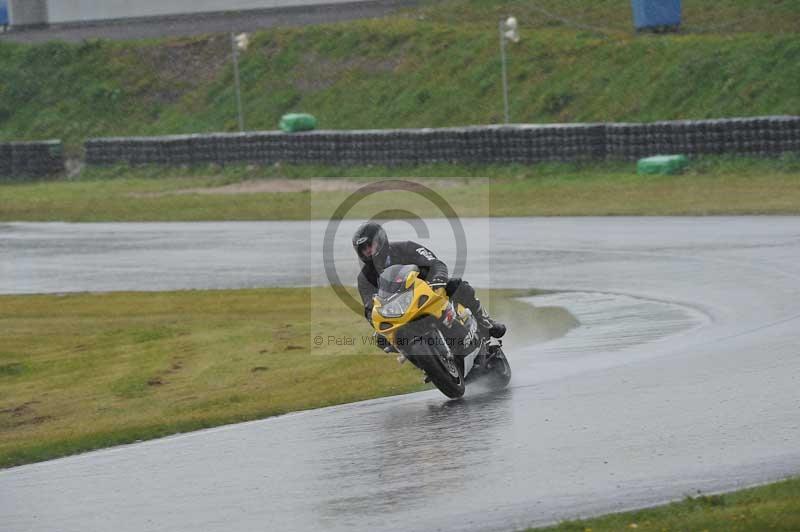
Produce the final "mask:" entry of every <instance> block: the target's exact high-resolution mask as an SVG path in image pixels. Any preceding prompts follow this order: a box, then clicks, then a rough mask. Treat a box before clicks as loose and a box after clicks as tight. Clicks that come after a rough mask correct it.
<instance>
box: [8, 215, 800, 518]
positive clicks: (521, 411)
mask: <svg viewBox="0 0 800 532" xmlns="http://www.w3.org/2000/svg"><path fill="white" fill-rule="evenodd" d="M429 225H430V227H431V233H432V236H433V240H434V242H435V244H434V246H435V247H436V249H437V251H441V255H442V256H443V257H445V258H448V259H449V258H450V257H451V256H453V254H454V250H453V249H452V244H450V243H449V241H448V239H447V238H445V237H444V236H443V235H444V234H445V233H446V225H445V224H444V222H442V221H435V222H432V223H431V224H429ZM465 226H466V229H467V233H468V234H477V233H480V232H481V231H482V230H488V231H489V232H490V234H491V235H492V236H493V238H492V241H493V242H494V244H493V245H492V246H486V247H485V249H480V246H478V248H473V249H471V252H470V262H469V266H468V268H467V275H466V276H467V277H468V278H469V279H471V280H474V281H475V284H477V285H480V286H487V285H489V284H491V285H493V286H507V287H539V288H552V289H563V290H570V291H568V292H562V293H557V294H550V295H544V296H538V297H534V298H532V299H531V302H533V303H534V304H535V305H537V306H539V307H562V308H566V309H568V310H569V311H570V312H571V313H572V315H573V316H575V317H576V318H577V320H578V321H579V322H580V326H578V327H576V328H573V329H571V330H570V331H569V332H567V333H566V335H564V336H562V337H560V338H554V339H551V340H549V341H547V342H537V340H543V339H544V336H542V337H541V338H538V339H537V338H535V337H534V336H535V335H536V334H537V333H535V332H533V330H534V329H533V328H531V327H525V326H524V325H522V324H519V323H517V324H515V327H514V328H513V329H512V333H511V337H510V338H509V341H508V345H509V350H508V351H509V354H510V359H511V363H512V367H513V369H514V371H515V373H514V378H513V380H512V386H511V388H510V389H508V390H506V391H504V392H502V393H496V394H486V393H478V392H473V393H471V394H469V395H468V397H467V398H466V399H465V400H463V401H457V402H449V401H446V400H445V399H444V398H443V397H442V396H441V395H440V394H438V392H433V391H432V392H425V393H420V394H413V395H408V396H403V397H396V398H387V399H382V400H377V401H369V402H363V403H357V404H353V405H345V406H339V407H333V408H328V409H323V410H317V411H311V412H305V413H298V414H293V415H288V416H283V417H278V418H272V419H267V420H263V421H258V422H252V423H246V424H241V425H235V426H228V427H222V428H218V429H212V430H208V431H203V432H198V433H193V434H186V435H180V436H175V437H171V438H166V439H162V440H157V441H152V442H145V443H142V444H138V445H131V446H124V447H119V448H115V449H110V450H106V451H100V452H96V453H91V454H86V455H82V456H76V457H70V458H66V459H61V460H56V461H52V462H46V463H42V464H34V465H30V466H24V467H19V468H14V469H10V470H5V471H2V472H0V529H2V530H8V531H13V532H17V531H29V530H30V531H38V530H42V531H45V530H47V531H49V530H64V531H67V530H75V531H81V532H85V531H92V530H97V531H101V530H103V531H104V530H110V529H115V530H120V531H141V530H165V531H166V530H169V531H176V530H187V531H188V530H204V531H216V530H220V531H230V530H242V531H245V530H310V529H321V530H376V529H381V530H437V529H439V530H514V529H519V528H523V527H525V526H529V525H533V524H542V523H546V522H551V521H554V520H559V519H563V518H573V517H577V516H586V515H589V514H595V513H600V512H608V511H617V510H621V509H627V508H632V507H639V506H645V505H651V504H656V503H660V502H664V501H667V500H671V499H676V498H682V497H683V496H685V495H689V494H695V493H697V491H698V490H700V491H703V492H712V491H719V490H730V489H735V488H739V487H743V486H749V485H752V484H756V483H760V482H765V481H770V480H776V479H780V478H783V477H785V476H788V475H793V474H798V473H800V444H798V442H800V392H799V391H798V389H799V388H800V297H799V296H800V218H796V217H755V218H747V217H743V218H699V219H698V218H599V219H597V218H560V219H535V218H534V219H504V220H493V221H492V222H491V223H488V222H486V221H485V220H483V221H482V220H472V221H471V220H467V221H466V222H465ZM188 227H189V226H183V225H181V224H177V225H161V224H159V225H147V224H141V225H138V226H124V225H122V226H119V225H116V226H114V225H112V226H104V225H93V226H91V227H88V226H77V227H76V226H67V225H60V224H57V225H38V224H35V225H31V224H13V225H0V250H2V253H1V254H0V261H2V262H0V267H1V268H2V269H1V270H0V271H2V273H3V279H5V280H6V281H4V282H3V284H2V285H1V286H0V292H3V291H5V292H8V291H9V281H7V279H8V278H9V277H13V279H15V281H14V282H16V283H27V285H25V286H26V287H27V288H28V289H26V290H18V291H19V292H25V291H53V290H52V289H53V284H52V281H51V280H49V279H46V277H48V273H47V272H50V274H51V275H52V272H53V271H55V270H56V269H57V265H58V264H60V263H62V262H66V264H67V265H68V267H67V268H65V269H66V273H64V272H62V274H63V275H62V278H61V280H62V281H63V282H64V283H73V284H72V285H70V286H71V287H72V288H73V289H80V286H81V283H82V282H85V281H86V279H90V280H91V279H95V280H96V281H97V282H98V283H101V284H102V286H104V287H105V288H106V289H112V288H114V287H117V288H132V287H133V288H135V286H134V285H135V284H136V279H138V276H137V274H136V272H137V270H138V268H139V267H140V266H141V264H142V263H143V262H147V261H146V260H143V259H147V258H152V257H156V256H159V255H160V254H159V253H158V252H157V251H152V246H154V245H155V246H156V247H158V245H162V244H163V245H164V246H165V248H168V249H170V250H173V251H174V252H175V253H176V254H177V255H175V256H174V257H173V260H172V261H167V262H165V263H164V264H162V263H160V262H158V261H156V263H155V264H153V263H152V262H151V263H149V265H148V266H147V268H148V272H149V275H148V276H149V278H150V279H151V280H152V279H156V280H158V279H161V278H162V275H163V278H167V279H169V278H174V279H175V285H174V286H173V287H180V288H185V287H187V285H191V284H192V282H195V283H200V282H202V279H203V278H206V279H212V278H213V279H215V280H216V281H215V284H213V286H215V287H224V286H229V287H234V286H250V285H258V284H263V283H264V282H265V280H266V281H268V284H269V283H274V284H287V285H291V284H303V282H304V281H305V282H312V283H315V284H316V283H317V282H319V281H320V279H324V278H322V277H321V276H320V275H321V274H320V273H319V271H317V270H318V268H315V267H312V266H311V265H313V264H315V263H316V259H315V254H314V253H311V252H309V251H308V247H304V246H288V249H290V251H287V246H286V242H287V241H293V240H292V239H293V238H294V241H298V240H297V239H301V240H302V235H304V234H305V235H306V237H307V238H308V235H311V237H312V246H311V249H314V248H315V246H316V242H317V241H316V240H315V239H316V236H315V235H316V234H318V233H319V229H320V228H319V227H318V226H316V225H313V226H312V227H310V228H309V226H308V224H210V225H209V226H208V227H207V228H206V229H207V231H206V232H205V236H203V234H201V233H202V231H199V230H198V231H197V232H196V233H192V231H193V230H190V229H189V228H188ZM191 227H193V228H195V229H197V226H194V225H193V226H191ZM343 229H344V230H345V232H349V227H345V228H343ZM83 231H90V232H93V234H92V235H91V238H85V235H84V236H83V237H81V236H80V233H82V232H83ZM108 231H112V232H115V236H114V237H109V236H108ZM147 231H149V232H150V233H149V235H150V236H147V237H145V236H142V232H145V233H147ZM403 231H404V229H403V228H402V227H397V228H395V229H394V231H393V233H394V234H398V233H399V234H401V236H411V235H410V234H402V233H403ZM132 233H133V234H134V235H136V234H138V237H137V236H134V238H130V237H131V234H132ZM171 233H176V234H179V235H183V237H182V239H180V238H179V239H178V241H177V242H174V241H173V242H171V243H170V238H169V234H171ZM409 233H410V231H409ZM103 235H105V236H103ZM209 235H211V237H209ZM259 235H260V236H259ZM264 235H271V236H264ZM70 238H71V239H72V240H69V239H70ZM82 238H83V240H82ZM65 239H66V240H65ZM48 240H50V241H51V242H53V243H54V244H57V243H58V242H61V243H62V244H63V246H62V248H61V249H52V246H49V245H48V244H47V243H46V242H47V241H48ZM301 240H300V241H301ZM346 240H347V237H346V235H345V236H344V240H343V243H344V244H345V245H346ZM25 241H28V244H26V243H25ZM66 241H69V242H70V244H69V245H68V244H67V243H66ZM91 241H93V242H95V244H96V246H95V247H94V248H93V247H92V245H91ZM450 241H452V239H450ZM77 242H84V245H85V247H84V248H81V246H80V245H77V244H76V243H77ZM214 242H216V246H217V247H216V248H215V244H214ZM237 242H238V243H239V244H237ZM269 242H273V244H269ZM269 245H272V246H273V247H272V248H268V249H270V252H268V253H266V254H265V255H262V254H261V253H260V251H259V246H261V247H264V246H267V247H268V246H269ZM56 247H57V246H56ZM240 248H241V249H240ZM80 249H82V251H81V252H76V251H75V250H80ZM148 249H151V251H148ZM237 249H238V251H237ZM25 250H27V251H25ZM181 250H182V251H183V253H180V251H181ZM279 250H281V252H280V253H279V252H278V251H279ZM221 253H225V254H226V255H225V257H226V260H217V261H211V263H210V264H206V265H205V269H203V268H200V267H199V266H198V264H197V260H196V257H197V256H208V257H215V256H219V254H221ZM81 255H85V257H84V259H86V260H82V259H81V257H80V256H81ZM120 256H121V257H124V260H123V259H119V257H120ZM492 257H493V258H494V259H492ZM178 259H180V260H178ZM262 260H265V261H266V262H263V264H262V263H261V262H260V261H262ZM137 261H138V265H137ZM303 261H307V262H308V267H307V268H303V267H298V264H300V263H302V262H303ZM292 262H294V264H295V268H293V269H291V271H283V273H282V274H280V275H278V274H276V273H264V270H268V269H269V266H270V265H278V264H284V263H286V264H290V263H292ZM337 262H341V264H342V265H343V266H345V265H346V264H348V259H346V255H343V256H342V257H341V258H340V259H337ZM48 264H50V268H51V269H50V270H48V266H47V265H48ZM109 264H110V265H112V267H105V266H107V265H109ZM225 264H227V270H226V269H225V268H226V266H225ZM104 265H105V266H104ZM165 266H169V268H170V271H164V267H165ZM262 266H263V267H262ZM84 268H88V269H89V270H90V271H89V272H88V273H87V272H84V271H83V269H84ZM348 268H351V269H352V266H348V267H343V273H342V275H343V277H346V276H347V275H348V274H349V271H350V270H348ZM175 270H178V271H180V272H183V273H184V275H183V276H181V275H178V274H176V273H175ZM120 271H127V272H128V273H129V275H122V274H121V273H120ZM104 272H105V273H104ZM201 272H202V273H201ZM248 272H249V273H248ZM259 275H261V277H259ZM204 276H205V277H204ZM114 278H116V279H117V281H116V284H114V282H113V279H114ZM131 278H132V279H131ZM220 278H221V279H222V280H220ZM187 279H189V280H187ZM192 279H193V281H192ZM126 283H127V284H126ZM152 284H153V283H150V285H145V286H148V287H149V288H152V289H163V288H165V287H169V286H170V285H169V283H165V282H161V283H156V284H158V286H157V287H155V286H152ZM45 288H46V289H45ZM10 291H14V290H13V283H12V290H10Z"/></svg>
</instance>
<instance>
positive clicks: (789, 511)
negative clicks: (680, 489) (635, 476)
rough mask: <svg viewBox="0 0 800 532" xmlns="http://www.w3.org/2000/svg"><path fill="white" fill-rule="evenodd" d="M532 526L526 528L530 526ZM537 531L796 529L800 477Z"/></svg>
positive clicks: (779, 531)
mask: <svg viewBox="0 0 800 532" xmlns="http://www.w3.org/2000/svg"><path fill="white" fill-rule="evenodd" d="M533 530H534V529H530V532H533ZM535 530H536V532H630V531H631V530H636V531H637V532H681V531H692V532H695V531H696V532H702V531H707V532H764V531H767V530H770V531H775V532H796V531H797V530H800V479H791V480H786V481H784V482H778V483H775V484H770V485H767V486H762V487H758V488H754V489H748V490H744V491H739V492H736V493H727V494H724V495H711V496H699V497H687V498H686V499H685V500H684V501H682V502H677V503H674V504H670V505H667V506H661V507H657V508H651V509H646V510H639V511H636V512H627V513H620V514H612V515H608V516H604V517H599V518H595V519H587V520H583V521H567V522H564V523H561V524H560V525H559V526H555V527H549V528H537V529H535Z"/></svg>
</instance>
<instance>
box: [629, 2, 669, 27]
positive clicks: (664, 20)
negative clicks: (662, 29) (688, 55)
mask: <svg viewBox="0 0 800 532" xmlns="http://www.w3.org/2000/svg"><path fill="white" fill-rule="evenodd" d="M631 4H632V5H633V25H634V26H636V29H637V30H642V29H646V28H654V27H658V26H680V24H681V0H631Z"/></svg>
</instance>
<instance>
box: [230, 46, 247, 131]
mask: <svg viewBox="0 0 800 532" xmlns="http://www.w3.org/2000/svg"><path fill="white" fill-rule="evenodd" d="M231 50H232V51H233V77H234V79H235V80H236V108H237V110H238V112H239V131H242V132H243V131H244V112H243V111H242V84H241V81H240V79H239V47H238V46H237V43H236V36H235V35H234V34H233V32H231Z"/></svg>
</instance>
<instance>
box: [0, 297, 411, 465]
mask: <svg viewBox="0 0 800 532" xmlns="http://www.w3.org/2000/svg"><path fill="white" fill-rule="evenodd" d="M334 297H335V296H333V295H332V292H330V291H326V290H320V291H318V292H316V293H315V295H314V303H315V305H317V304H322V303H324V302H325V301H326V300H328V299H330V303H331V304H335V303H334V299H333V298H334ZM309 298H310V292H309V289H263V290H241V291H211V292H199V291H190V292H168V293H114V294H73V295H63V296H3V297H0V329H2V331H3V343H2V346H0V467H10V466H14V465H18V464H23V463H28V462H34V461H40V460H46V459H50V458H54V457H58V456H63V455H68V454H73V453H77V452H82V451H88V450H91V449H98V448H103V447H108V446H111V445H117V444H121V443H130V442H133V441H136V440H144V439H149V438H155V437H159V436H164V435H167V434H174V433H178V432H186V431H191V430H196V429H200V428H204V427H211V426H216V425H222V424H227V423H235V422H240V421H244V420H250V419H258V418H263V417H266V416H273V415H277V414H282V413H285V412H290V411H296V410H304V409H309V408H317V407H323V406H328V405H333V404H339V403H347V402H352V401H357V400H361V399H368V398H373V397H379V396H385V395H393V394H401V393H406V392H412V391H416V390H420V389H423V385H422V382H421V378H420V377H419V375H418V374H417V373H416V372H414V371H412V370H411V369H410V368H408V367H405V366H404V367H403V368H398V367H397V364H396V363H395V361H394V359H393V358H391V357H386V356H381V355H380V352H379V351H378V350H377V349H376V348H375V347H372V346H370V345H364V344H363V343H362V341H361V335H362V334H363V335H366V337H367V338H369V334H370V330H369V327H368V326H367V325H366V323H364V321H363V319H360V318H359V317H358V316H354V315H352V314H350V313H341V312H340V313H337V314H336V315H324V316H322V319H321V320H320V321H318V322H315V324H314V325H313V326H312V325H311V322H310V306H309V305H310V299H309ZM312 328H313V329H314V332H315V334H316V333H317V331H322V334H324V335H325V336H326V337H327V335H334V336H339V337H342V336H352V337H355V338H356V340H357V341H356V342H355V345H354V346H350V347H348V346H338V345H336V344H335V343H333V344H328V343H326V344H325V345H324V346H322V347H319V348H317V347H316V346H313V345H312V342H311V336H309V334H310V332H311V330H312ZM376 353H377V354H376Z"/></svg>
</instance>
